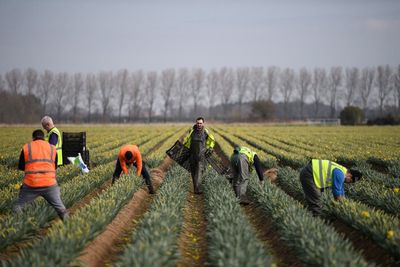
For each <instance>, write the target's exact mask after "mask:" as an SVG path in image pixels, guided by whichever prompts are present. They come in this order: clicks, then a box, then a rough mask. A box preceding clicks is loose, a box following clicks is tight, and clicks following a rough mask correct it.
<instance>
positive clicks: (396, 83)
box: [394, 65, 400, 113]
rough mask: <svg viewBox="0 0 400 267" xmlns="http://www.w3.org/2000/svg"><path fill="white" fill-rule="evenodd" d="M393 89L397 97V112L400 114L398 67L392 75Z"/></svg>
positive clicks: (399, 75) (399, 69)
mask: <svg viewBox="0 0 400 267" xmlns="http://www.w3.org/2000/svg"><path fill="white" fill-rule="evenodd" d="M394 88H395V91H396V95H397V111H398V112H399V113H400V65H398V66H397V71H396V72H395V74H394Z"/></svg>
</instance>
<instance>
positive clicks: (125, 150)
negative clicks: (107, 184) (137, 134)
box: [112, 145, 154, 194]
mask: <svg viewBox="0 0 400 267" xmlns="http://www.w3.org/2000/svg"><path fill="white" fill-rule="evenodd" d="M132 165H133V166H135V167H136V175H137V176H140V175H142V176H143V178H144V181H145V182H146V185H147V187H148V189H149V193H150V194H154V188H153V184H152V183H151V177H150V174H149V172H148V171H147V169H146V165H145V163H144V162H143V161H142V155H141V154H140V151H139V148H138V147H137V146H136V145H124V146H122V147H121V149H120V150H119V154H118V158H117V164H116V165H115V171H114V174H113V179H112V184H114V182H115V181H116V180H117V179H118V178H119V176H120V175H121V172H122V171H123V172H124V173H125V174H128V167H127V166H132Z"/></svg>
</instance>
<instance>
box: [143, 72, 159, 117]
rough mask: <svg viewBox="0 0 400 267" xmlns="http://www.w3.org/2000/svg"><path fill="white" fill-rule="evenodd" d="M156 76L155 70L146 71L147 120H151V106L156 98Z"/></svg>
mask: <svg viewBox="0 0 400 267" xmlns="http://www.w3.org/2000/svg"><path fill="white" fill-rule="evenodd" d="M157 83H158V76H157V72H155V71H151V72H148V73H147V81H146V102H147V107H148V120H149V122H151V121H152V115H153V106H154V102H155V100H156V92H157V85H158V84H157Z"/></svg>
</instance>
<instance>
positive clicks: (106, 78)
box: [97, 71, 114, 122]
mask: <svg viewBox="0 0 400 267" xmlns="http://www.w3.org/2000/svg"><path fill="white" fill-rule="evenodd" d="M97 80H98V83H99V89H100V103H101V108H102V121H103V122H105V121H106V120H107V118H108V116H109V114H110V113H111V97H112V95H113V93H114V77H113V73H112V72H111V71H101V72H100V73H99V74H98V76H97Z"/></svg>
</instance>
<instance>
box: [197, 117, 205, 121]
mask: <svg viewBox="0 0 400 267" xmlns="http://www.w3.org/2000/svg"><path fill="white" fill-rule="evenodd" d="M199 120H202V121H203V122H204V121H205V120H204V118H203V117H198V118H197V119H196V121H199Z"/></svg>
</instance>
